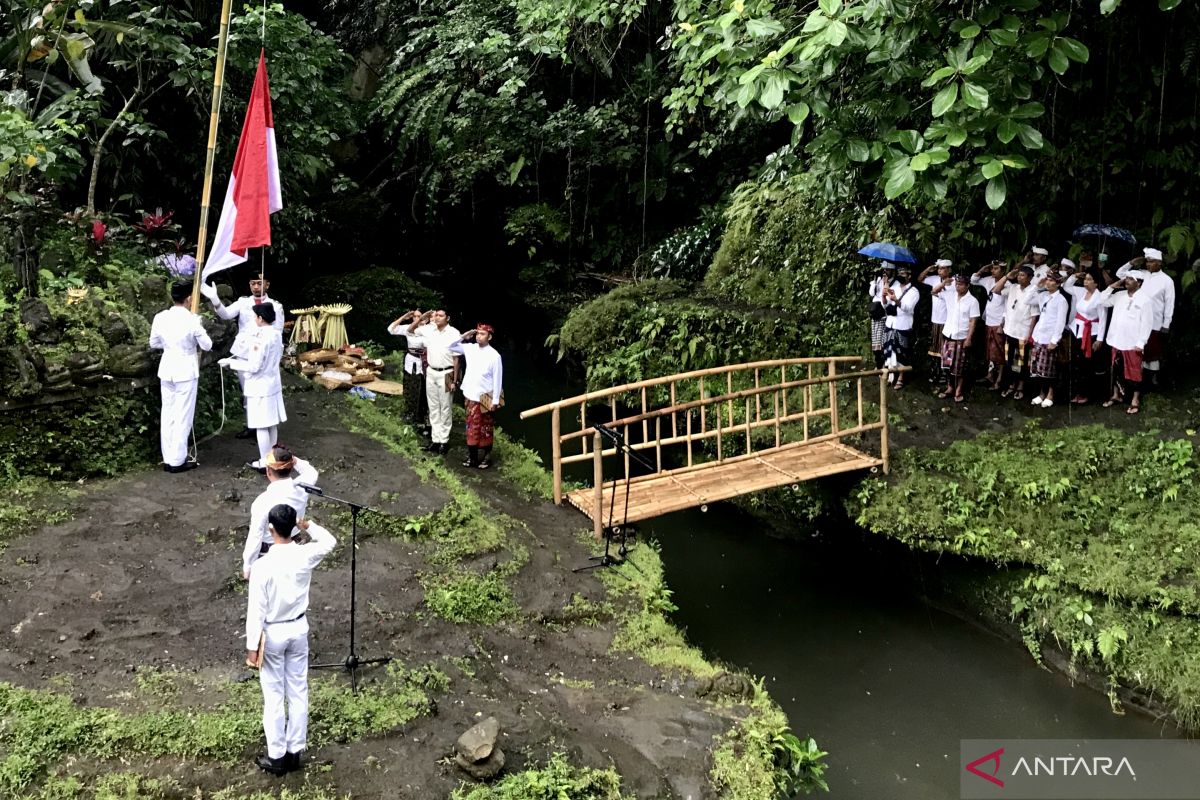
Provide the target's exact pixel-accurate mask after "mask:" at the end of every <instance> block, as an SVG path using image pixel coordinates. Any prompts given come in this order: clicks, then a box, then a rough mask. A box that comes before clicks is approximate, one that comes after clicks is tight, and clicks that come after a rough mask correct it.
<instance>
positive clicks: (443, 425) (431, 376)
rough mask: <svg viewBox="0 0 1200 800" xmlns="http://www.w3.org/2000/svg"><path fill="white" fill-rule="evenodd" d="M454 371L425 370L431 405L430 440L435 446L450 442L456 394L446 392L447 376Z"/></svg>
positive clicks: (427, 396)
mask: <svg viewBox="0 0 1200 800" xmlns="http://www.w3.org/2000/svg"><path fill="white" fill-rule="evenodd" d="M453 374H454V370H452V369H448V370H446V371H445V372H441V371H438V370H435V369H427V370H425V400H426V401H427V402H428V403H429V427H430V429H431V430H430V433H429V438H430V440H432V441H433V443H434V444H446V443H448V442H449V441H450V423H451V421H452V420H453V419H454V392H447V391H446V376H447V375H453Z"/></svg>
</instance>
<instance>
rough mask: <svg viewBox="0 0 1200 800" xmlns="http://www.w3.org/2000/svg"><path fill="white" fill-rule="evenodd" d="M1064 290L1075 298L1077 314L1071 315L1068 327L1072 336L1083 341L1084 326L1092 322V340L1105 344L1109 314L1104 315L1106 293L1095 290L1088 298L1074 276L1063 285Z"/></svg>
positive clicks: (1085, 291) (1085, 290)
mask: <svg viewBox="0 0 1200 800" xmlns="http://www.w3.org/2000/svg"><path fill="white" fill-rule="evenodd" d="M1063 290H1064V291H1066V292H1067V293H1068V294H1070V295H1071V296H1073V297H1074V298H1075V313H1074V314H1072V315H1071V320H1070V323H1069V325H1068V327H1069V328H1070V330H1071V335H1072V336H1074V337H1075V338H1076V339H1080V340H1082V339H1083V328H1084V325H1085V324H1087V323H1089V322H1090V323H1091V327H1092V338H1093V339H1094V340H1095V341H1097V342H1103V341H1104V331H1105V329H1106V328H1107V327H1108V314H1105V313H1104V301H1103V294H1104V292H1102V291H1101V290H1099V289H1095V290H1093V291H1092V296H1091V297H1088V296H1087V289H1085V288H1083V287H1082V286H1079V285H1078V283H1077V282H1076V280H1075V276H1074V275H1072V276H1071V277H1069V278H1067V281H1066V283H1064V284H1063Z"/></svg>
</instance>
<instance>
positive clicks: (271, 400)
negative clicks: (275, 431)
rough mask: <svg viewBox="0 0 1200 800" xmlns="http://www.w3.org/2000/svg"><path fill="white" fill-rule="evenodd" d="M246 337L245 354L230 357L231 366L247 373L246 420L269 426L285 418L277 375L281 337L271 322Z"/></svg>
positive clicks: (262, 426) (281, 343)
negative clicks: (242, 356)
mask: <svg viewBox="0 0 1200 800" xmlns="http://www.w3.org/2000/svg"><path fill="white" fill-rule="evenodd" d="M246 341H247V346H248V348H249V352H248V353H247V354H246V357H245V358H233V359H231V360H230V361H229V367H230V368H231V369H236V370H237V371H238V372H241V373H245V376H246V378H245V386H244V388H243V389H242V393H243V394H244V395H245V396H246V424H247V425H248V426H249V427H251V428H270V427H273V426H275V425H278V424H279V423H281V422H287V412H286V411H285V410H284V407H283V384H282V383H281V382H280V378H279V361H280V359H282V358H283V337H282V336H280V334H279V331H277V330H275V328H274V326H266V325H260V326H258V329H257V330H256V331H255V333H254V335H252V336H251V337H249V338H248V339H247V340H246ZM272 444H273V443H272Z"/></svg>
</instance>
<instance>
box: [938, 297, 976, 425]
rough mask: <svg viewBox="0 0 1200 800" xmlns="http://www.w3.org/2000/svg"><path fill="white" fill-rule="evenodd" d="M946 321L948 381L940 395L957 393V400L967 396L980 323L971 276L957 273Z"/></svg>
mask: <svg viewBox="0 0 1200 800" xmlns="http://www.w3.org/2000/svg"><path fill="white" fill-rule="evenodd" d="M945 294H946V324H945V325H943V326H942V369H943V370H945V372H946V375H947V378H948V381H949V382H948V384H947V385H946V389H945V391H943V392H940V393H939V394H938V397H939V398H941V399H943V400H944V399H946V398H948V397H950V396H951V395H953V397H954V402H956V403H961V402H963V401H964V400H965V399H966V396H965V395H964V394H963V390H964V389H966V386H967V357H968V355H969V352H970V350H971V342H972V341H974V339H975V329H976V327H977V325H978V324H979V301H978V300H977V299H976V298H975V295H973V294H971V276H969V275H956V276H955V278H954V288H953V289H950V290H948V291H947V292H946V293H945Z"/></svg>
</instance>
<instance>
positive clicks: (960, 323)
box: [942, 284, 979, 342]
mask: <svg viewBox="0 0 1200 800" xmlns="http://www.w3.org/2000/svg"><path fill="white" fill-rule="evenodd" d="M947 293H948V294H949V295H950V296H949V297H947V298H946V324H945V325H943V326H942V335H943V336H945V337H946V338H947V339H953V340H954V341H956V342H961V341H962V340H963V339H966V338H967V332H968V331H970V330H971V320H972V319H976V318H978V317H979V301H978V300H976V299H975V295H973V294H971V293H970V292H967V293H966V294H964V295H963V296H962V297H959V296H958V292H956V291H954V284H951V285H949V286H947V287H946V288H945V289H943V290H942V294H947Z"/></svg>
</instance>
